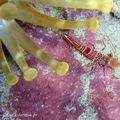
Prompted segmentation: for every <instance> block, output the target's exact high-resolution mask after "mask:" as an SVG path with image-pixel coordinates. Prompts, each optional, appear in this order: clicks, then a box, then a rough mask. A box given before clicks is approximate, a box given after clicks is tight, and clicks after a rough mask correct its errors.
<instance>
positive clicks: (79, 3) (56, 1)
mask: <svg viewBox="0 0 120 120" xmlns="http://www.w3.org/2000/svg"><path fill="white" fill-rule="evenodd" d="M17 1H25V2H33V3H35V2H36V3H41V4H43V5H47V6H53V7H64V8H81V9H96V10H99V11H102V12H104V13H109V12H110V11H111V9H112V7H113V1H114V0H17Z"/></svg>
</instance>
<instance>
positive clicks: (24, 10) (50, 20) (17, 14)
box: [0, 0, 112, 86]
mask: <svg viewBox="0 0 120 120" xmlns="http://www.w3.org/2000/svg"><path fill="white" fill-rule="evenodd" d="M36 1H37V2H39V3H41V4H45V5H52V6H60V7H61V6H63V7H76V8H77V7H78V6H76V5H75V6H72V4H71V3H73V2H71V1H70V4H69V5H70V6H67V5H66V4H67V3H68V1H66V2H63V1H62V2H63V3H65V5H64V4H61V2H60V1H58V2H56V3H60V4H59V5H58V4H56V5H55V1H54V0H51V2H50V1H48V0H46V2H45V1H43V0H36ZM36 1H32V2H36ZM98 1H99V0H97V2H98ZM102 1H106V0H102ZM110 1H112V0H110ZM77 2H78V1H77ZM77 2H76V3H74V4H77ZM94 2H95V0H91V4H92V3H94ZM97 2H96V6H98V3H100V1H99V2H98V3H97ZM47 3H48V4H47ZM78 3H79V2H78ZM86 3H87V2H86ZM88 3H89V4H88V5H87V6H86V7H85V6H84V5H85V2H83V3H82V2H80V4H81V6H84V7H85V8H88V9H90V7H88V6H90V2H88ZM108 3H109V2H108ZM110 3H111V2H110ZM102 4H103V2H102ZM111 4H112V3H111ZM81 6H79V7H80V8H82V7H81ZM101 6H102V7H103V5H101ZM104 6H105V5H104ZM108 6H109V7H110V5H108ZM79 7H78V8H79ZM92 9H95V8H94V7H93V8H92ZM106 9H107V10H108V8H106ZM102 10H103V9H102ZM106 12H107V11H106ZM31 16H32V17H31ZM16 19H18V20H21V21H23V22H27V23H30V24H33V25H39V26H42V27H47V28H51V29H53V30H59V29H77V28H88V29H90V30H96V29H97V28H98V27H99V21H98V19H97V18H95V17H92V18H89V19H87V20H79V21H70V20H63V19H59V18H55V17H51V16H48V15H46V14H43V13H42V12H40V11H37V10H36V9H35V8H34V7H33V6H32V4H31V3H30V1H29V0H1V1H0V67H2V69H3V71H4V73H5V74H6V78H7V79H6V83H7V84H8V85H10V86H12V85H15V84H16V83H17V82H18V77H17V76H16V75H15V74H14V73H13V72H12V71H11V70H10V67H9V65H8V63H7V60H6V57H5V55H4V51H3V48H2V43H3V44H4V45H5V46H6V48H7V49H8V51H9V52H10V54H11V56H12V57H13V59H14V60H15V62H16V63H17V65H18V66H19V68H20V69H21V71H22V72H23V76H24V80H26V81H32V80H33V79H34V78H35V77H36V76H37V70H36V69H35V68H31V67H29V66H28V64H27V62H26V60H25V58H24V53H23V49H24V50H26V51H27V52H29V53H31V54H32V55H34V56H35V57H36V58H38V59H39V60H41V61H42V62H44V63H45V64H47V65H48V66H50V67H51V68H53V70H54V71H55V72H56V73H57V75H59V76H63V75H65V74H66V73H67V71H68V69H69V66H68V64H67V63H66V62H63V61H59V60H57V59H54V58H53V57H51V56H50V55H48V54H47V53H45V52H44V51H43V50H42V49H41V48H40V47H38V46H37V45H36V44H35V43H34V42H33V41H32V40H31V39H30V37H29V36H28V35H27V34H26V33H25V31H23V29H22V28H21V27H20V26H19V24H17V22H16Z"/></svg>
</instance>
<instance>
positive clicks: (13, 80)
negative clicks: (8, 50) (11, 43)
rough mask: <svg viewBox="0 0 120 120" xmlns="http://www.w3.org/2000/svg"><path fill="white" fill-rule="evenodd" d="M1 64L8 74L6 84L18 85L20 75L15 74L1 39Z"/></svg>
mask: <svg viewBox="0 0 120 120" xmlns="http://www.w3.org/2000/svg"><path fill="white" fill-rule="evenodd" d="M0 66H1V67H2V69H3V71H4V73H5V75H6V81H5V82H6V84H7V85H9V86H13V85H16V84H17V83H18V77H17V76H16V75H14V74H13V73H12V72H11V70H10V68H9V65H8V63H7V60H6V58H5V56H4V53H3V49H2V44H1V41H0Z"/></svg>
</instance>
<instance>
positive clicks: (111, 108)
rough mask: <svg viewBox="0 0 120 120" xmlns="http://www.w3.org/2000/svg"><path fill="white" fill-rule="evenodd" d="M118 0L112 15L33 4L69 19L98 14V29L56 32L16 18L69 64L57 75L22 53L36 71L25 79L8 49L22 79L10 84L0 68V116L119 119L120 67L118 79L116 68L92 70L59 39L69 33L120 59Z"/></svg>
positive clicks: (8, 119) (5, 119) (2, 119)
mask: <svg viewBox="0 0 120 120" xmlns="http://www.w3.org/2000/svg"><path fill="white" fill-rule="evenodd" d="M114 2H115V5H114V7H113V9H112V11H111V12H110V13H109V14H104V13H102V12H100V11H98V10H83V9H76V8H75V9H72V8H60V7H48V6H44V5H41V4H38V3H34V7H35V9H37V10H38V11H41V12H42V13H45V14H47V15H49V16H53V17H57V18H61V19H65V20H83V19H87V18H91V17H97V18H98V19H99V22H100V26H99V28H98V29H97V30H96V31H92V30H89V29H85V28H82V29H81V28H80V29H74V30H59V31H57V30H52V29H51V28H44V27H40V26H35V25H32V24H29V23H25V22H22V21H17V22H18V24H19V25H20V26H21V27H22V29H23V30H24V31H25V32H26V33H27V34H28V35H29V37H30V38H31V39H32V40H33V42H34V43H36V44H37V45H38V46H39V47H40V48H42V49H43V50H44V51H45V52H46V53H48V54H49V55H50V56H52V57H54V58H56V59H58V60H61V61H65V62H67V63H68V64H69V71H68V72H67V73H66V74H65V75H64V76H62V77H61V76H58V75H57V74H56V73H54V72H53V70H52V69H51V68H50V67H49V66H47V65H46V64H44V63H43V62H41V61H40V60H38V59H37V58H35V57H34V56H32V55H31V54H29V53H27V52H24V56H25V59H26V61H27V63H28V64H29V66H31V67H34V68H36V69H37V70H38V75H37V77H36V78H35V79H34V80H33V81H31V82H27V81H24V79H23V74H22V72H21V71H20V69H19V68H18V66H17V65H16V64H15V62H14V61H13V59H12V58H11V56H10V55H9V53H8V51H6V49H5V48H4V49H5V50H4V51H6V52H5V54H6V57H7V60H8V63H9V65H10V68H11V69H12V70H13V71H14V73H15V74H17V75H18V76H19V79H20V80H19V82H18V83H17V84H16V85H15V86H12V87H8V86H7V85H6V84H5V75H4V73H3V71H2V69H0V120H120V114H119V113H120V68H117V69H116V70H115V71H114V76H115V77H114V78H113V76H112V75H113V71H112V70H111V69H108V68H106V67H101V66H99V65H96V66H95V68H94V71H92V70H91V67H92V64H91V63H92V62H91V61H90V60H88V59H87V58H85V57H84V55H82V54H81V53H80V52H79V51H77V50H76V49H75V48H74V47H72V46H71V45H69V44H68V43H67V42H66V41H65V40H64V39H62V37H61V36H62V34H63V33H66V32H67V33H68V34H69V35H72V36H74V37H75V38H76V39H77V40H78V41H80V42H82V43H84V44H86V45H88V46H92V45H93V46H94V47H95V48H96V49H97V50H98V51H100V52H102V53H103V54H112V55H113V56H115V57H117V58H118V60H120V53H119V51H120V0H116V1H114ZM31 17H32V16H31ZM104 43H105V45H106V46H105V49H104V50H102V48H103V47H104ZM31 49H32V48H31Z"/></svg>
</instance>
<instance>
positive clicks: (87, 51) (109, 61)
mask: <svg viewBox="0 0 120 120" xmlns="http://www.w3.org/2000/svg"><path fill="white" fill-rule="evenodd" d="M63 39H64V40H65V41H66V42H68V43H69V44H71V45H72V46H73V47H75V48H76V49H77V50H78V51H79V52H80V53H81V54H82V55H84V56H85V57H86V58H87V59H89V60H90V61H91V62H93V63H94V64H98V65H100V66H103V67H109V68H111V69H112V70H114V68H116V67H120V62H119V61H118V59H117V58H116V57H113V56H112V55H104V54H102V53H101V52H98V51H97V50H96V49H95V47H94V45H92V48H91V47H89V46H87V45H83V44H82V43H80V42H77V41H76V39H75V38H74V37H72V36H70V35H68V34H65V35H64V36H63Z"/></svg>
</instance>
